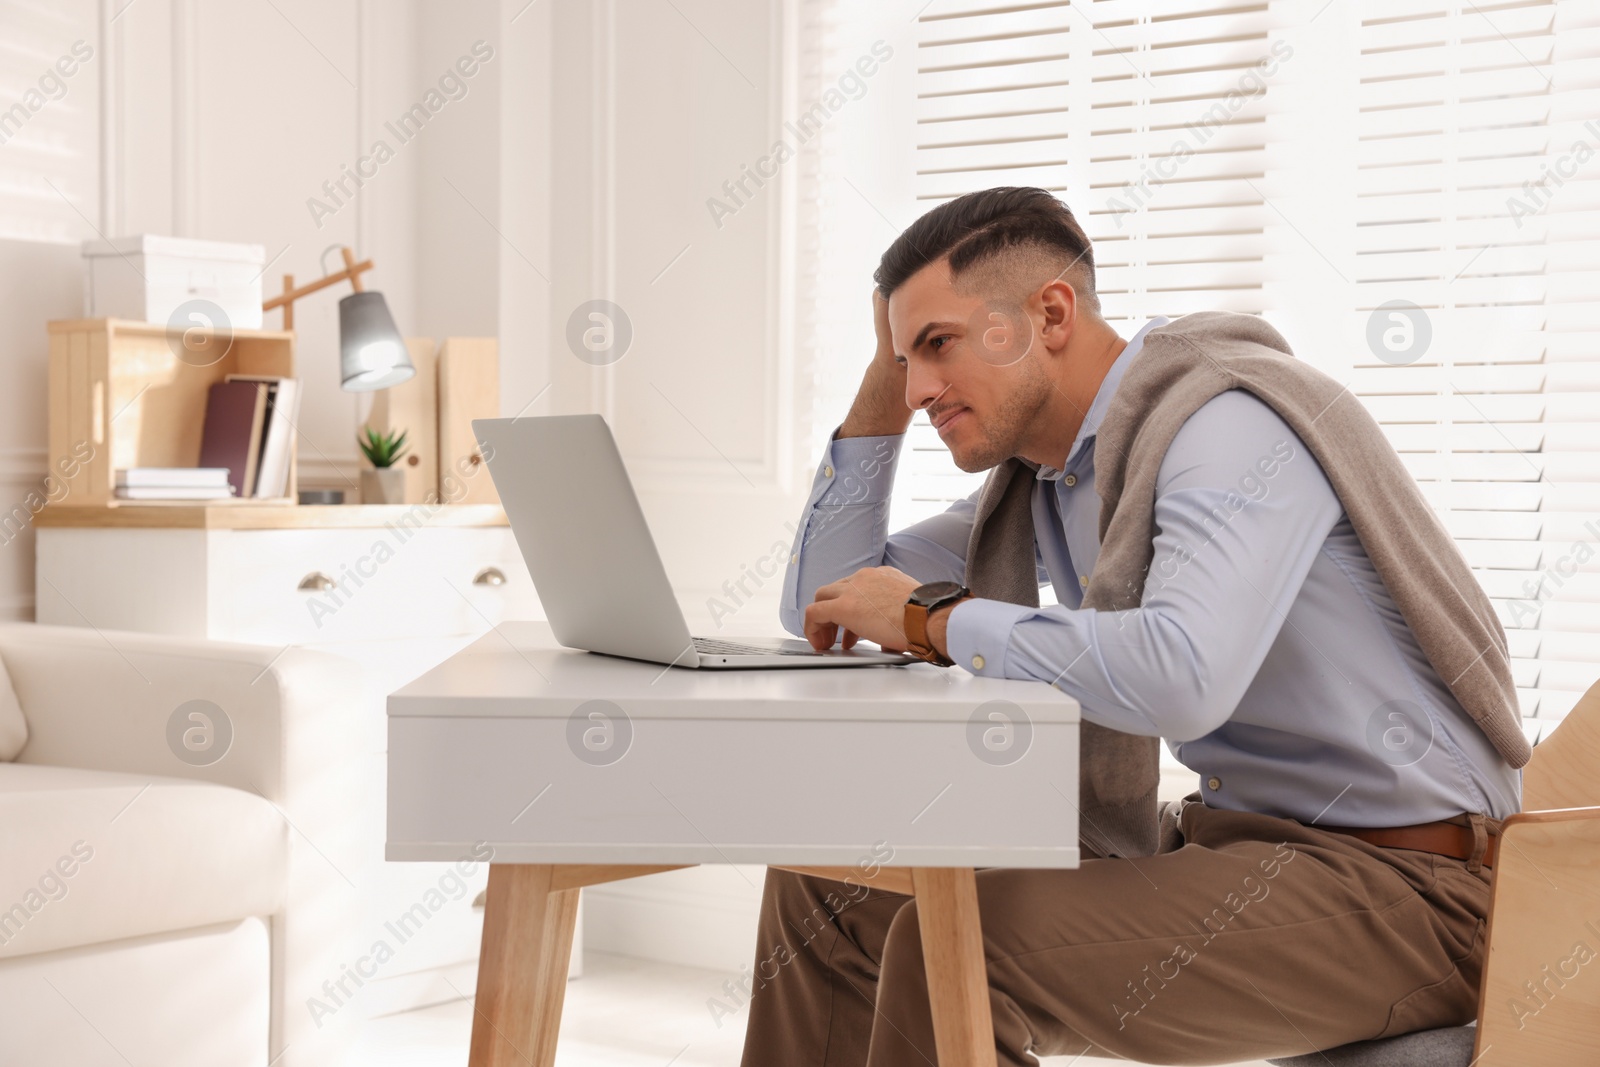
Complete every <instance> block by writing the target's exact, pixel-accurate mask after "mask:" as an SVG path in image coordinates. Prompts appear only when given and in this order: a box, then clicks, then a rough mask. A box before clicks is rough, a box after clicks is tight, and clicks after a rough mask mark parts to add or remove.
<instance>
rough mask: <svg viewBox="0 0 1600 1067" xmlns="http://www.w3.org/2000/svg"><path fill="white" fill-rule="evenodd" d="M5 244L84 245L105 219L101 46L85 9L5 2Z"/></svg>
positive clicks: (1, 45) (0, 82)
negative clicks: (99, 149)
mask: <svg viewBox="0 0 1600 1067" xmlns="http://www.w3.org/2000/svg"><path fill="white" fill-rule="evenodd" d="M0 18H3V20H4V22H5V25H6V37H5V40H3V41H0V238H7V239H11V240H23V241H51V242H71V243H76V242H77V241H78V240H79V239H80V238H79V235H80V234H81V233H82V231H83V230H84V228H85V227H84V224H83V219H82V218H81V217H80V216H79V212H83V213H84V214H86V215H88V216H89V217H90V218H93V217H94V216H95V215H96V214H97V211H98V209H97V207H96V205H95V193H96V185H95V180H96V176H97V175H96V166H97V163H96V145H97V144H98V129H99V127H98V124H97V115H98V96H97V94H98V92H99V78H100V70H99V68H100V66H101V57H100V47H99V44H98V42H97V40H96V39H95V34H94V32H93V31H94V22H93V17H92V9H91V8H90V7H89V6H87V5H85V4H82V3H73V4H65V5H46V4H34V3H3V4H0Z"/></svg>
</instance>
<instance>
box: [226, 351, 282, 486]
mask: <svg viewBox="0 0 1600 1067" xmlns="http://www.w3.org/2000/svg"><path fill="white" fill-rule="evenodd" d="M226 380H227V381H230V382H260V383H263V384H265V385H266V387H267V412H266V432H265V433H264V434H263V435H262V440H261V451H260V454H259V455H258V457H257V471H256V480H255V485H254V486H253V487H252V489H251V495H252V496H259V497H281V496H287V495H288V494H289V459H290V456H291V455H292V452H293V449H292V448H291V446H292V445H293V443H294V435H295V432H296V431H295V419H296V418H298V417H299V407H300V380H299V379H298V378H279V377H275V376H272V375H266V374H230V375H228V376H227V379H226Z"/></svg>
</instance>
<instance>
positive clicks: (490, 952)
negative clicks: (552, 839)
mask: <svg viewBox="0 0 1600 1067" xmlns="http://www.w3.org/2000/svg"><path fill="white" fill-rule="evenodd" d="M551 874H552V868H550V867H549V866H547V865H542V864H525V863H491V864H490V865H489V892H488V896H487V898H486V899H485V901H484V908H483V948H482V951H481V953H480V955H479V957H478V995H477V1000H476V1002H475V1003H474V1005H473V1013H472V1052H471V1054H470V1056H469V1058H468V1060H467V1062H468V1064H469V1065H470V1067H514V1065H515V1067H525V1065H527V1064H529V1063H533V1062H535V1061H534V1060H533V1055H534V1051H535V1049H536V1048H537V1047H538V1046H537V1045H536V1043H535V1038H536V1036H537V1035H536V1034H535V1032H534V1026H535V1020H536V1019H537V1018H539V1017H540V1012H539V1007H540V997H539V994H540V993H541V992H542V990H541V988H540V977H541V975H542V974H544V972H545V964H546V960H545V953H544V951H543V949H544V947H545V942H546V940H547V939H548V940H552V941H553V940H555V939H556V938H555V937H552V936H550V922H549V919H548V918H547V915H548V913H550V912H554V911H560V910H562V909H561V906H560V902H558V901H557V900H555V899H554V898H552V896H551V894H550V880H551ZM570 936H571V935H570V932H569V934H568V937H569V938H570ZM570 948H571V943H570V941H569V942H568V949H569V951H570ZM550 955H554V953H553V952H552V953H550ZM552 992H553V991H552ZM551 1047H552V1048H553V1047H554V1041H553V1040H552V1042H551Z"/></svg>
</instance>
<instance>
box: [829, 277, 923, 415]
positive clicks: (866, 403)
mask: <svg viewBox="0 0 1600 1067" xmlns="http://www.w3.org/2000/svg"><path fill="white" fill-rule="evenodd" d="M872 319H873V325H874V327H875V328H876V331H877V334H878V349H877V351H876V352H875V353H873V356H872V362H871V363H870V364H868V365H867V373H866V374H865V375H863V376H862V379H861V388H860V389H858V390H856V399H855V403H853V404H851V405H850V414H848V415H847V416H845V420H844V424H843V425H842V426H841V427H840V428H839V434H838V436H840V437H891V436H894V435H896V434H903V433H905V432H906V428H907V427H909V426H910V425H911V416H912V411H911V409H910V408H908V407H907V406H906V369H905V368H904V367H902V366H900V364H898V363H896V362H895V359H894V342H893V340H891V339H890V337H889V300H888V298H887V297H885V296H884V295H883V294H882V293H880V292H878V290H877V288H876V287H874V288H873V290H872Z"/></svg>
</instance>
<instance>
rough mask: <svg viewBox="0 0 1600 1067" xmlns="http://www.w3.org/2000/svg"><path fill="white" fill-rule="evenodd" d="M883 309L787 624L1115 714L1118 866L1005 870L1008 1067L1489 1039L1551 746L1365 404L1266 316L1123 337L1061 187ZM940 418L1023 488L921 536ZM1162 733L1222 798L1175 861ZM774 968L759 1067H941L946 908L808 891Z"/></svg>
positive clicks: (782, 880)
mask: <svg viewBox="0 0 1600 1067" xmlns="http://www.w3.org/2000/svg"><path fill="white" fill-rule="evenodd" d="M875 279H876V281H877V283H878V288H877V293H876V294H875V298H874V299H875V305H876V312H877V335H878V349H877V352H876V354H875V355H874V357H873V359H872V361H871V364H870V365H869V367H868V369H867V372H866V374H865V376H864V378H863V379H862V383H861V387H860V390H859V392H858V394H857V396H856V399H855V402H854V404H853V405H852V407H851V409H850V412H849V414H848V416H847V417H846V418H845V420H844V422H843V424H842V425H841V426H840V427H839V428H838V430H837V431H836V432H835V434H834V436H833V439H832V440H831V441H830V442H829V444H828V447H827V450H826V452H825V454H824V456H823V459H822V462H821V464H819V467H818V474H817V478H816V483H815V485H814V487H813V489H812V493H811V497H810V501H809V502H808V505H807V508H806V512H805V514H804V517H803V519H804V521H803V522H802V525H801V528H800V531H799V535H798V537H797V540H796V544H795V555H794V556H793V557H792V558H791V562H790V566H789V569H788V573H787V575H786V578H785V587H784V603H783V610H782V614H783V623H784V626H785V627H786V628H787V629H788V630H789V631H790V632H792V633H795V634H797V635H798V634H804V636H806V637H807V638H809V639H810V641H811V643H812V644H813V645H814V646H816V647H818V648H826V647H828V646H830V645H832V644H833V643H835V642H836V641H842V642H843V644H844V645H845V646H846V647H849V646H850V645H852V644H854V643H855V641H856V640H858V639H862V638H865V639H867V640H870V641H875V642H877V643H878V644H880V645H882V646H883V647H885V648H892V649H911V650H912V651H915V652H917V653H918V654H919V655H922V656H923V657H924V658H926V659H929V660H931V661H933V662H937V663H941V664H945V665H949V664H951V663H952V662H953V663H954V664H956V665H959V666H960V667H961V668H962V669H964V670H967V671H970V672H971V673H974V674H978V675H982V676H985V677H1007V678H1023V679H1035V680H1038V681H1041V682H1046V683H1049V684H1052V685H1055V686H1056V687H1057V688H1058V689H1060V690H1062V691H1063V692H1066V693H1068V694H1069V695H1071V696H1072V697H1074V698H1076V699H1077V700H1078V701H1079V702H1080V704H1081V705H1082V710H1083V718H1084V727H1083V729H1084V731H1085V733H1084V747H1083V756H1082V766H1081V768H1080V774H1081V776H1082V778H1083V780H1084V783H1085V791H1084V793H1083V807H1082V811H1083V815H1084V818H1083V819H1082V820H1080V824H1081V826H1082V829H1083V832H1084V837H1083V842H1082V844H1083V848H1084V852H1085V855H1086V856H1087V857H1089V858H1086V859H1085V861H1084V862H1083V864H1082V866H1081V867H1080V868H1078V869H1076V870H1065V871H1043V870H1009V869H993V870H983V871H980V872H979V873H978V876H977V882H978V894H979V906H980V911H981V913H982V921H983V933H984V947H985V955H986V962H987V969H988V977H989V984H990V996H991V1007H992V1011H993V1016H994V1028H995V1041H996V1046H997V1055H998V1060H999V1062H1000V1063H1001V1064H1003V1065H1021V1064H1026V1063H1031V1062H1033V1061H1032V1058H1031V1056H1030V1053H1031V1054H1035V1055H1056V1054H1064V1055H1075V1054H1078V1053H1081V1052H1083V1051H1084V1050H1085V1049H1095V1050H1097V1051H1099V1052H1101V1053H1102V1054H1112V1055H1117V1056H1124V1057H1127V1058H1130V1059H1133V1060H1141V1061H1145V1062H1153V1063H1195V1064H1202V1063H1229V1062H1234V1061H1238V1060H1247V1059H1252V1058H1256V1057H1265V1056H1281V1055H1290V1054H1296V1053H1304V1052H1308V1051H1312V1050H1315V1049H1324V1048H1330V1047H1333V1046H1337V1045H1340V1044H1344V1043H1347V1042H1350V1041H1355V1040H1359V1039H1365V1038H1374V1037H1379V1036H1389V1035H1397V1034H1401V1033H1407V1032H1410V1031H1413V1030H1419V1029H1427V1028H1431V1027H1439V1026H1447V1025H1456V1024H1461V1023H1465V1022H1467V1021H1469V1020H1471V1019H1472V1018H1473V1017H1474V1015H1475V1013H1476V1003H1477V991H1478V980H1479V975H1480V973H1481V968H1482V966H1483V954H1484V937H1483V927H1484V918H1485V916H1486V914H1487V911H1488V885H1489V873H1490V872H1489V869H1488V865H1489V864H1492V861H1493V848H1492V844H1493V840H1494V835H1496V834H1497V833H1498V826H1499V820H1501V819H1503V818H1505V817H1506V816H1507V815H1510V814H1512V813H1513V812H1515V811H1517V810H1518V809H1519V807H1520V788H1521V786H1520V774H1519V773H1518V771H1517V769H1516V768H1518V767H1520V766H1522V764H1524V763H1525V762H1526V761H1527V758H1528V754H1529V750H1528V746H1527V742H1526V740H1525V739H1524V737H1523V735H1522V734H1521V732H1520V727H1519V719H1518V716H1517V707H1516V694H1515V689H1514V688H1513V685H1512V682H1511V678H1510V673H1509V669H1508V663H1507V660H1506V647H1505V635H1504V632H1503V630H1502V629H1501V628H1500V625H1499V623H1498V621H1497V620H1496V618H1495V616H1494V614H1493V611H1492V610H1491V608H1490V605H1489V602H1488V600H1487V598H1486V597H1485V596H1484V595H1483V592H1482V590H1481V589H1480V588H1479V587H1478V586H1477V584H1476V582H1475V581H1474V579H1473V577H1472V574H1471V572H1470V570H1469V569H1468V568H1467V566H1466V564H1465V563H1464V562H1463V561H1462V559H1461V556H1460V553H1459V552H1458V551H1457V550H1456V548H1455V546H1454V544H1453V543H1452V542H1451V541H1450V539H1449V537H1448V535H1446V533H1445V532H1444V530H1443V527H1442V526H1441V525H1440V524H1439V523H1438V521H1437V519H1436V518H1434V516H1433V514H1432V512H1431V511H1430V510H1429V508H1428V506H1427V504H1426V503H1425V502H1424V500H1423V498H1422V496H1421V494H1420V492H1419V491H1418V489H1417V487H1416V484H1415V482H1414V481H1412V480H1411V478H1410V477H1409V475H1408V474H1407V473H1406V472H1405V469H1404V468H1403V467H1402V466H1401V464H1400V462H1399V459H1398V457H1397V456H1396V455H1395V453H1394V451H1393V449H1392V448H1391V447H1390V446H1389V445H1388V444H1387V442H1386V441H1385V439H1384V438H1383V436H1382V434H1381V432H1380V431H1379V429H1378V427H1377V425H1376V423H1374V422H1373V421H1372V419H1371V418H1370V416H1368V415H1367V414H1366V412H1365V410H1364V409H1363V408H1362V407H1361V405H1360V403H1359V402H1358V401H1357V400H1356V399H1355V398H1354V397H1353V396H1351V395H1350V394H1349V393H1348V392H1347V391H1345V390H1344V389H1342V388H1341V387H1340V386H1339V384H1338V383H1337V382H1335V381H1333V380H1332V379H1330V378H1328V377H1327V376H1326V375H1323V374H1321V373H1320V372H1317V371H1316V370H1314V369H1312V368H1310V367H1308V366H1306V365H1305V364H1303V363H1300V362H1299V361H1297V360H1295V359H1293V358H1292V357H1291V356H1290V355H1289V352H1288V347H1287V345H1286V344H1285V343H1284V341H1283V339H1282V338H1281V337H1280V336H1279V335H1278V334H1277V332H1276V331H1275V330H1273V329H1272V328H1271V327H1270V326H1268V325H1266V324H1265V323H1264V322H1262V321H1261V320H1259V319H1257V318H1253V317H1251V316H1245V315H1231V314H1225V313H1206V314H1201V315H1190V316H1185V317H1184V318H1180V319H1178V320H1176V321H1171V322H1169V321H1168V320H1166V319H1160V318H1158V319H1155V320H1153V321H1151V322H1149V323H1147V324H1145V325H1144V326H1143V328H1141V329H1140V330H1139V331H1138V332H1137V333H1135V334H1134V335H1133V336H1132V337H1131V338H1129V339H1126V340H1124V339H1123V338H1121V337H1119V336H1118V335H1117V333H1116V331H1115V330H1114V329H1113V328H1112V327H1111V326H1110V325H1108V324H1107V323H1106V321H1105V320H1104V319H1102V318H1101V316H1100V306H1099V300H1098V298H1097V297H1096V295H1095V272H1094V257H1093V253H1092V250H1091V248H1090V244H1089V241H1088V239H1087V238H1086V237H1085V236H1084V234H1083V232H1082V230H1081V229H1080V228H1079V226H1078V224H1077V222H1076V220H1075V219H1074V217H1073V216H1072V213H1071V212H1070V211H1069V210H1068V209H1067V207H1066V206H1065V205H1063V204H1062V203H1061V202H1060V201H1058V200H1056V199H1055V198H1054V197H1053V196H1051V195H1050V194H1049V193H1047V192H1045V191H1043V190H1039V189H991V190H987V191H984V192H980V193H973V194H970V195H968V196H964V197H961V198H960V199H957V200H955V201H952V202H950V203H948V204H945V205H943V206H941V207H938V208H936V209H934V210H933V211H931V212H929V213H928V214H927V215H925V216H923V217H922V218H921V219H919V220H918V221H917V222H916V223H914V224H913V225H912V226H911V227H910V228H909V229H908V230H906V231H905V233H904V234H903V235H901V237H900V238H899V239H898V240H896V241H895V243H894V244H893V245H892V246H891V247H890V248H889V249H888V251H887V252H885V253H884V256H883V260H882V262H881V264H880V266H879V268H878V270H877V272H876V275H875ZM916 410H926V411H927V412H928V415H929V419H930V421H931V422H932V423H933V425H934V426H935V427H936V428H937V430H938V433H939V436H940V438H941V439H942V440H943V441H944V443H945V444H946V445H947V446H948V447H949V449H950V453H951V456H952V457H953V458H954V460H955V462H956V463H957V465H958V466H960V467H961V468H962V469H964V470H968V471H980V470H985V469H990V468H994V469H993V472H992V473H991V475H990V478H989V480H988V482H987V483H986V484H985V486H984V488H983V490H981V491H980V492H979V493H975V494H973V496H972V497H970V498H968V499H967V500H965V501H962V502H960V503H958V504H956V505H955V506H953V507H951V508H950V509H949V510H948V511H946V512H945V513H943V514H941V515H938V516H935V517H934V518H931V519H928V520H926V521H924V522H920V523H917V524H916V525H913V526H910V527H908V528H906V529H904V530H901V531H899V532H898V533H895V534H893V535H892V536H889V535H887V531H886V525H887V513H888V500H889V496H890V489H891V485H892V482H893V477H894V469H895V461H896V459H897V457H898V454H899V451H900V448H901V446H902V443H903V435H904V434H905V432H906V429H907V427H908V425H909V424H910V422H911V418H912V414H913V412H914V411H916ZM1045 582H1049V583H1051V584H1052V585H1053V587H1054V590H1055V594H1056V598H1057V601H1058V605H1057V606H1053V607H1046V608H1040V607H1038V606H1037V605H1038V600H1037V591H1038V587H1039V586H1040V585H1042V584H1043V583H1045ZM930 583H948V584H930ZM1156 738H1164V739H1165V740H1166V743H1167V744H1168V746H1169V747H1170V749H1171V751H1172V752H1173V754H1174V755H1175V756H1176V757H1177V758H1178V759H1179V760H1180V761H1182V762H1183V763H1184V764H1185V765H1186V766H1187V767H1189V768H1190V769H1192V770H1194V771H1196V772H1197V773H1198V774H1199V776H1200V785H1201V788H1200V791H1199V792H1198V793H1196V794H1195V795H1193V796H1191V797H1190V798H1188V800H1187V801H1185V802H1183V803H1181V804H1179V805H1173V806H1169V807H1168V808H1167V809H1166V810H1165V811H1164V812H1163V813H1162V823H1161V826H1160V829H1161V831H1162V832H1161V834H1160V839H1159V842H1158V833H1157V831H1158V827H1157V812H1156V810H1155V804H1154V796H1153V787H1151V786H1149V785H1148V783H1149V782H1151V781H1153V775H1154V769H1153V767H1146V766H1144V764H1145V762H1146V761H1153V758H1154V757H1153V754H1152V752H1151V750H1150V749H1149V748H1147V747H1144V746H1153V745H1155V744H1156V743H1157V742H1156V741H1155V740H1154V739H1156ZM1130 783H1131V784H1130ZM1119 790H1121V794H1120V795H1119V793H1118V791H1119ZM1108 797H1109V798H1110V799H1109V800H1107V799H1106V798H1108ZM1097 798H1098V799H1099V800H1102V801H1105V803H1103V804H1102V805H1101V806H1100V807H1098V808H1095V807H1093V805H1094V804H1095V803H1096V801H1097ZM1091 812H1096V813H1098V817H1091ZM1017 814H1018V818H1026V817H1028V813H1027V812H1022V811H1019V812H1018V813H1017ZM757 955H758V960H777V961H779V962H780V963H781V964H782V965H781V966H779V967H777V968H776V970H777V973H776V974H771V971H772V970H773V969H774V968H772V967H766V968H764V969H762V970H761V981H760V982H759V983H758V986H757V989H756V991H755V994H754V997H753V999H752V1003H751V1016H750V1024H749V1033H748V1037H747V1039H746V1046H745V1056H744V1062H745V1064H746V1065H747V1067H774V1065H779V1064H807V1065H822V1064H826V1065H829V1067H833V1065H841V1067H842V1065H859V1064H870V1065H871V1067H891V1065H894V1067H898V1065H911V1064H927V1063H932V1062H934V1061H935V1052H934V1044H933V1032H932V1024H931V1019H930V1017H929V1009H928V1002H927V987H926V979H925V976H924V974H923V971H922V959H921V948H920V944H919V935H918V930H917V917H916V905H915V903H914V902H913V901H911V900H910V899H909V898H907V897H904V896H900V895H897V894H892V893H887V892H881V891H876V890H872V891H868V890H866V889H864V888H863V887H859V886H857V887H847V886H844V885H841V884H840V883H836V882H829V881H825V880H821V879H815V878H810V877H804V876H800V875H794V874H788V873H781V872H769V873H768V876H767V885H766V890H765V896H764V900H763V905H762V918H761V924H760V934H759V944H758V948H757ZM769 975H770V977H769Z"/></svg>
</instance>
